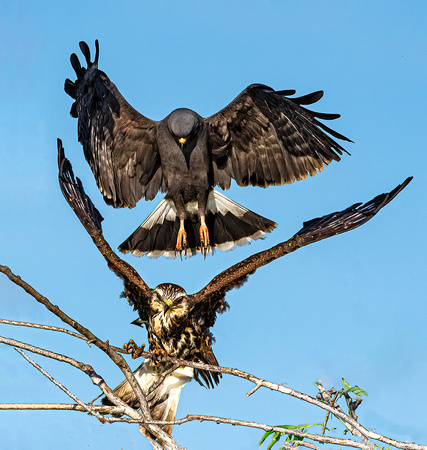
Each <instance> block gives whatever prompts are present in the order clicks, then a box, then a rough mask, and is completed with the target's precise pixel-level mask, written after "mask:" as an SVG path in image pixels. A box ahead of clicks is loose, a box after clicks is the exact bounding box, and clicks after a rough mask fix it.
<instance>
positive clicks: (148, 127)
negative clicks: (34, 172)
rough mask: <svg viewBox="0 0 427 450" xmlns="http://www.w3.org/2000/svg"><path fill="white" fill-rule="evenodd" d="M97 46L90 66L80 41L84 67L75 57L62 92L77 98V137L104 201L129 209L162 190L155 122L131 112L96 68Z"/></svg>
mask: <svg viewBox="0 0 427 450" xmlns="http://www.w3.org/2000/svg"><path fill="white" fill-rule="evenodd" d="M95 47H96V55H95V60H94V61H93V62H91V60H90V50H89V47H88V45H87V44H86V43H85V42H80V49H81V51H82V53H83V55H84V57H85V59H86V63H87V68H85V67H82V66H81V65H80V62H79V59H78V57H77V55H76V54H74V53H73V54H72V55H71V58H70V60H71V65H72V66H73V69H74V70H75V72H76V75H77V80H76V81H75V82H72V81H71V80H69V79H67V80H65V85H64V89H65V92H66V93H67V94H68V95H70V97H72V98H73V99H75V102H74V103H73V105H72V107H71V115H72V116H73V117H76V118H78V138H79V141H80V143H81V144H82V145H83V150H84V154H85V157H86V160H87V162H88V163H89V165H90V167H91V169H92V172H93V174H94V176H95V179H96V182H97V185H98V188H99V190H100V191H101V193H102V194H103V196H104V200H105V201H106V203H108V204H109V205H112V206H114V207H115V208H119V207H125V206H128V207H130V208H132V207H134V206H135V205H136V203H137V201H138V200H139V199H141V198H142V197H145V199H146V200H152V199H153V198H154V197H155V195H156V193H157V192H158V191H159V189H160V188H161V186H162V169H161V165H160V156H159V152H158V148H157V144H156V136H155V128H156V124H157V122H154V121H152V120H150V119H147V118H146V117H144V116H143V115H141V114H139V113H138V112H137V111H136V110H135V109H133V108H132V107H131V106H130V105H129V103H128V102H127V101H126V100H125V99H124V98H123V96H122V95H121V94H120V92H119V91H118V89H117V88H116V86H115V85H114V84H113V83H112V82H111V81H110V79H109V78H108V77H107V75H106V74H105V73H104V72H102V71H100V70H99V69H98V57H99V45H98V41H95Z"/></svg>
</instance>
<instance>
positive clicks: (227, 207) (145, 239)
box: [119, 189, 277, 258]
mask: <svg viewBox="0 0 427 450" xmlns="http://www.w3.org/2000/svg"><path fill="white" fill-rule="evenodd" d="M185 207H186V211H187V219H186V220H185V231H186V232H187V250H186V256H187V257H190V256H193V255H195V254H196V253H209V252H211V251H214V250H216V249H218V250H220V251H229V250H231V249H233V248H234V246H235V245H244V244H247V243H248V242H250V241H251V240H255V239H258V238H260V237H262V236H264V235H265V233H269V232H270V231H272V230H273V229H274V228H276V226H277V224H276V223H274V222H273V221H271V220H269V219H266V218H265V217H262V216H260V215H258V214H256V213H254V212H252V211H250V210H249V209H247V208H245V207H244V206H242V205H239V204H238V203H236V202H234V201H233V200H230V199H229V198H227V197H226V196H225V195H223V194H221V193H220V192H218V191H216V190H215V189H212V190H211V191H210V192H209V196H208V201H207V205H206V225H207V227H208V229H209V237H210V245H209V247H208V249H207V251H206V252H205V251H204V249H203V247H202V246H201V244H200V234H199V228H200V221H199V217H198V212H197V202H196V201H194V202H191V203H187V204H186V205H185ZM178 231H179V217H178V216H177V212H176V208H175V204H174V202H173V201H172V200H171V199H170V198H167V197H165V198H164V199H163V200H162V201H161V202H160V203H159V205H158V206H157V207H156V208H155V209H154V211H153V212H152V213H151V214H150V215H149V216H148V217H147V219H145V220H144V222H143V223H142V224H141V225H140V226H139V227H138V228H137V229H136V230H135V231H134V232H133V233H132V235H131V236H129V237H128V238H127V239H126V240H125V241H124V242H123V243H122V244H121V245H120V246H119V250H120V251H121V252H123V253H129V252H132V254H133V255H135V256H143V255H147V256H149V257H150V258H158V257H159V256H161V255H164V256H166V257H167V258H175V257H176V256H177V255H178V254H179V252H177V251H176V236H177V234H178Z"/></svg>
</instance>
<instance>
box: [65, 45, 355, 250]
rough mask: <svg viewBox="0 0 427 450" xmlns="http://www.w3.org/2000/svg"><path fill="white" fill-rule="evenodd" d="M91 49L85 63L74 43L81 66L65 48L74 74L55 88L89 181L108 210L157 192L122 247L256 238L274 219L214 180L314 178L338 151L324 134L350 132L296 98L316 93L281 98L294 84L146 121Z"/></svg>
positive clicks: (204, 245)
mask: <svg viewBox="0 0 427 450" xmlns="http://www.w3.org/2000/svg"><path fill="white" fill-rule="evenodd" d="M95 47H96V54H95V58H94V61H91V55H90V50H89V47H88V45H87V44H86V43H85V42H80V49H81V51H82V53H83V55H84V57H85V59H86V63H87V67H82V66H81V64H80V62H79V59H78V57H77V55H76V54H74V53H73V54H72V55H71V58H70V60H71V65H72V67H73V69H74V70H75V72H76V75H77V79H76V81H75V82H73V81H71V80H69V79H67V80H66V81H65V91H66V93H67V94H69V95H70V96H71V97H72V98H73V99H74V100H75V102H74V103H73V105H72V107H71V115H72V116H73V117H75V118H78V139H79V141H80V143H81V144H82V145H83V150H84V155H85V157H86V160H87V162H88V163H89V165H90V167H91V169H92V172H93V174H94V176H95V179H96V182H97V185H98V188H99V189H100V191H101V193H102V194H103V196H104V200H105V202H106V203H107V204H109V205H112V206H114V207H115V208H121V207H129V208H133V207H134V206H135V205H136V203H137V202H138V201H139V200H140V199H141V198H145V199H146V200H153V199H154V197H155V196H156V194H157V192H158V191H159V190H160V191H161V192H164V193H166V195H165V197H164V199H163V200H162V201H161V202H160V204H159V205H158V206H157V207H156V208H155V209H154V211H153V212H152V213H151V214H150V215H149V216H148V218H147V219H146V220H145V221H144V222H143V223H142V224H141V225H140V226H139V227H138V228H137V230H135V232H134V233H133V234H132V235H131V236H130V237H129V238H128V239H126V240H125V241H124V242H123V243H122V244H121V245H120V246H119V250H120V251H122V252H123V253H128V252H132V253H133V254H134V255H136V256H141V255H148V256H150V257H158V256H160V255H161V254H164V255H165V256H167V257H175V256H176V255H177V254H178V253H179V254H181V252H182V251H185V253H186V255H187V256H192V255H193V254H195V253H197V252H201V253H204V254H206V253H207V252H209V251H210V250H212V249H215V248H218V249H219V250H222V251H225V250H230V249H231V248H233V247H234V245H236V244H237V245H241V244H244V243H246V242H249V241H250V240H251V239H256V238H258V237H260V236H262V235H264V234H265V233H266V232H270V231H271V230H272V229H274V228H275V227H276V224H275V223H274V222H272V221H271V220H268V219H266V218H264V217H261V216H260V215H258V214H255V213H254V212H252V211H249V210H248V209H246V208H244V207H243V206H241V205H239V204H237V203H236V202H234V201H232V200H230V199H228V198H227V197H225V196H224V195H223V194H221V193H220V192H218V191H216V190H214V186H219V187H220V188H221V189H224V190H227V189H229V188H230V184H231V179H234V180H235V182H236V183H237V184H238V185H239V186H249V185H250V186H260V187H264V188H265V187H267V186H271V185H274V186H281V185H283V184H290V183H293V182H294V181H297V180H303V179H306V178H307V177H308V176H309V175H310V176H314V175H315V174H316V173H317V172H320V171H322V170H323V168H324V167H325V166H327V165H328V164H329V163H330V162H331V161H332V160H335V161H339V160H340V156H339V155H342V153H343V152H346V150H344V148H343V147H341V145H339V144H338V143H337V142H335V141H334V140H333V139H332V138H331V137H330V136H333V137H335V138H337V139H341V140H345V141H350V140H349V139H348V138H346V137H345V136H343V135H341V134H339V133H337V132H336V131H333V130H331V129H330V128H328V127H327V126H326V125H324V124H323V123H322V122H320V121H319V120H318V119H322V120H332V119H336V118H338V117H340V116H339V114H325V113H318V112H313V111H310V110H308V109H306V108H304V106H303V105H310V104H313V103H316V102H317V101H318V100H320V99H321V98H322V96H323V92H322V91H318V92H313V93H311V94H308V95H304V96H302V97H289V96H290V95H293V94H295V91H294V90H285V91H275V90H273V89H272V88H270V87H268V86H265V85H262V84H252V85H250V86H248V87H247V88H246V89H245V90H243V91H242V92H241V93H240V94H239V95H238V96H237V97H236V98H235V99H234V100H233V101H232V102H231V103H230V104H229V105H228V106H226V107H225V108H223V109H222V110H220V111H219V112H217V113H216V114H213V115H212V116H210V117H207V118H203V117H201V116H200V115H199V114H197V113H196V112H194V111H192V110H190V109H186V108H179V109H176V110H174V111H172V112H171V113H170V114H169V115H168V116H167V117H166V118H165V119H163V120H160V121H154V120H151V119H149V118H147V117H145V116H143V115H142V114H140V113H139V112H137V111H136V110H135V109H134V108H132V106H131V105H130V104H129V103H128V102H127V101H126V100H125V99H124V98H123V96H122V95H121V94H120V92H119V91H118V89H117V87H116V86H115V85H114V84H113V83H112V82H111V81H110V79H109V78H108V76H107V75H106V74H105V73H104V72H102V71H100V70H99V69H98V58H99V45H98V41H95ZM327 133H328V134H327ZM329 135H330V136H329ZM350 142H351V141H350ZM346 153H348V152H346Z"/></svg>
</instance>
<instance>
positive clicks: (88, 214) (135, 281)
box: [58, 139, 151, 319]
mask: <svg viewBox="0 0 427 450" xmlns="http://www.w3.org/2000/svg"><path fill="white" fill-rule="evenodd" d="M58 169H59V173H58V179H59V186H60V188H61V191H62V193H63V195H64V197H65V200H67V202H68V204H69V205H70V206H71V208H72V210H73V211H74V212H75V214H76V216H77V217H78V219H79V220H80V222H81V223H82V224H83V226H84V227H85V228H86V231H87V232H88V233H89V235H90V237H91V238H92V240H93V242H94V244H95V245H96V246H97V248H98V250H99V251H100V252H101V254H102V256H103V257H104V259H105V260H106V261H107V264H108V267H109V268H110V269H111V270H112V271H113V272H114V273H115V274H116V275H117V276H118V277H120V278H121V279H122V280H123V282H124V286H125V294H126V297H127V298H128V300H129V301H130V302H131V303H132V304H133V306H134V309H136V310H138V312H139V313H140V315H141V318H142V319H144V318H145V317H146V318H147V319H148V314H149V306H148V304H149V303H148V302H149V299H150V297H151V289H150V288H149V287H148V286H147V285H146V284H145V282H144V280H143V279H142V278H141V277H140V276H139V275H138V273H137V272H136V270H135V269H134V268H133V267H132V266H131V265H130V264H128V263H127V262H126V261H123V260H122V259H120V258H119V257H118V256H117V255H116V254H115V253H114V252H113V250H112V249H111V247H110V245H109V244H108V242H107V241H106V240H105V239H104V236H103V234H102V227H101V222H102V220H103V218H102V216H101V214H100V213H99V211H98V210H97V209H96V207H95V205H94V204H93V203H92V201H91V199H90V198H89V197H88V196H87V195H86V194H85V191H84V189H83V185H82V182H81V181H80V180H79V178H77V181H76V180H75V178H74V173H73V167H72V166H71V163H70V161H69V160H68V159H67V158H66V157H65V153H64V148H63V147H62V142H61V140H60V139H58Z"/></svg>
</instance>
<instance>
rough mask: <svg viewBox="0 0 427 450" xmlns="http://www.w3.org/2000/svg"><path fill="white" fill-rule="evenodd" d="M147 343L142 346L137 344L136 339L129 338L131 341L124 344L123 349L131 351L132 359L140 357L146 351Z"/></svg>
mask: <svg viewBox="0 0 427 450" xmlns="http://www.w3.org/2000/svg"><path fill="white" fill-rule="evenodd" d="M144 347H145V344H142V345H141V346H140V347H138V345H136V344H135V341H134V340H133V339H129V342H128V343H126V344H124V345H123V349H124V350H126V351H128V352H129V350H130V351H131V354H132V359H136V358H139V357H140V356H141V353H142V352H143V351H144Z"/></svg>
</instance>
